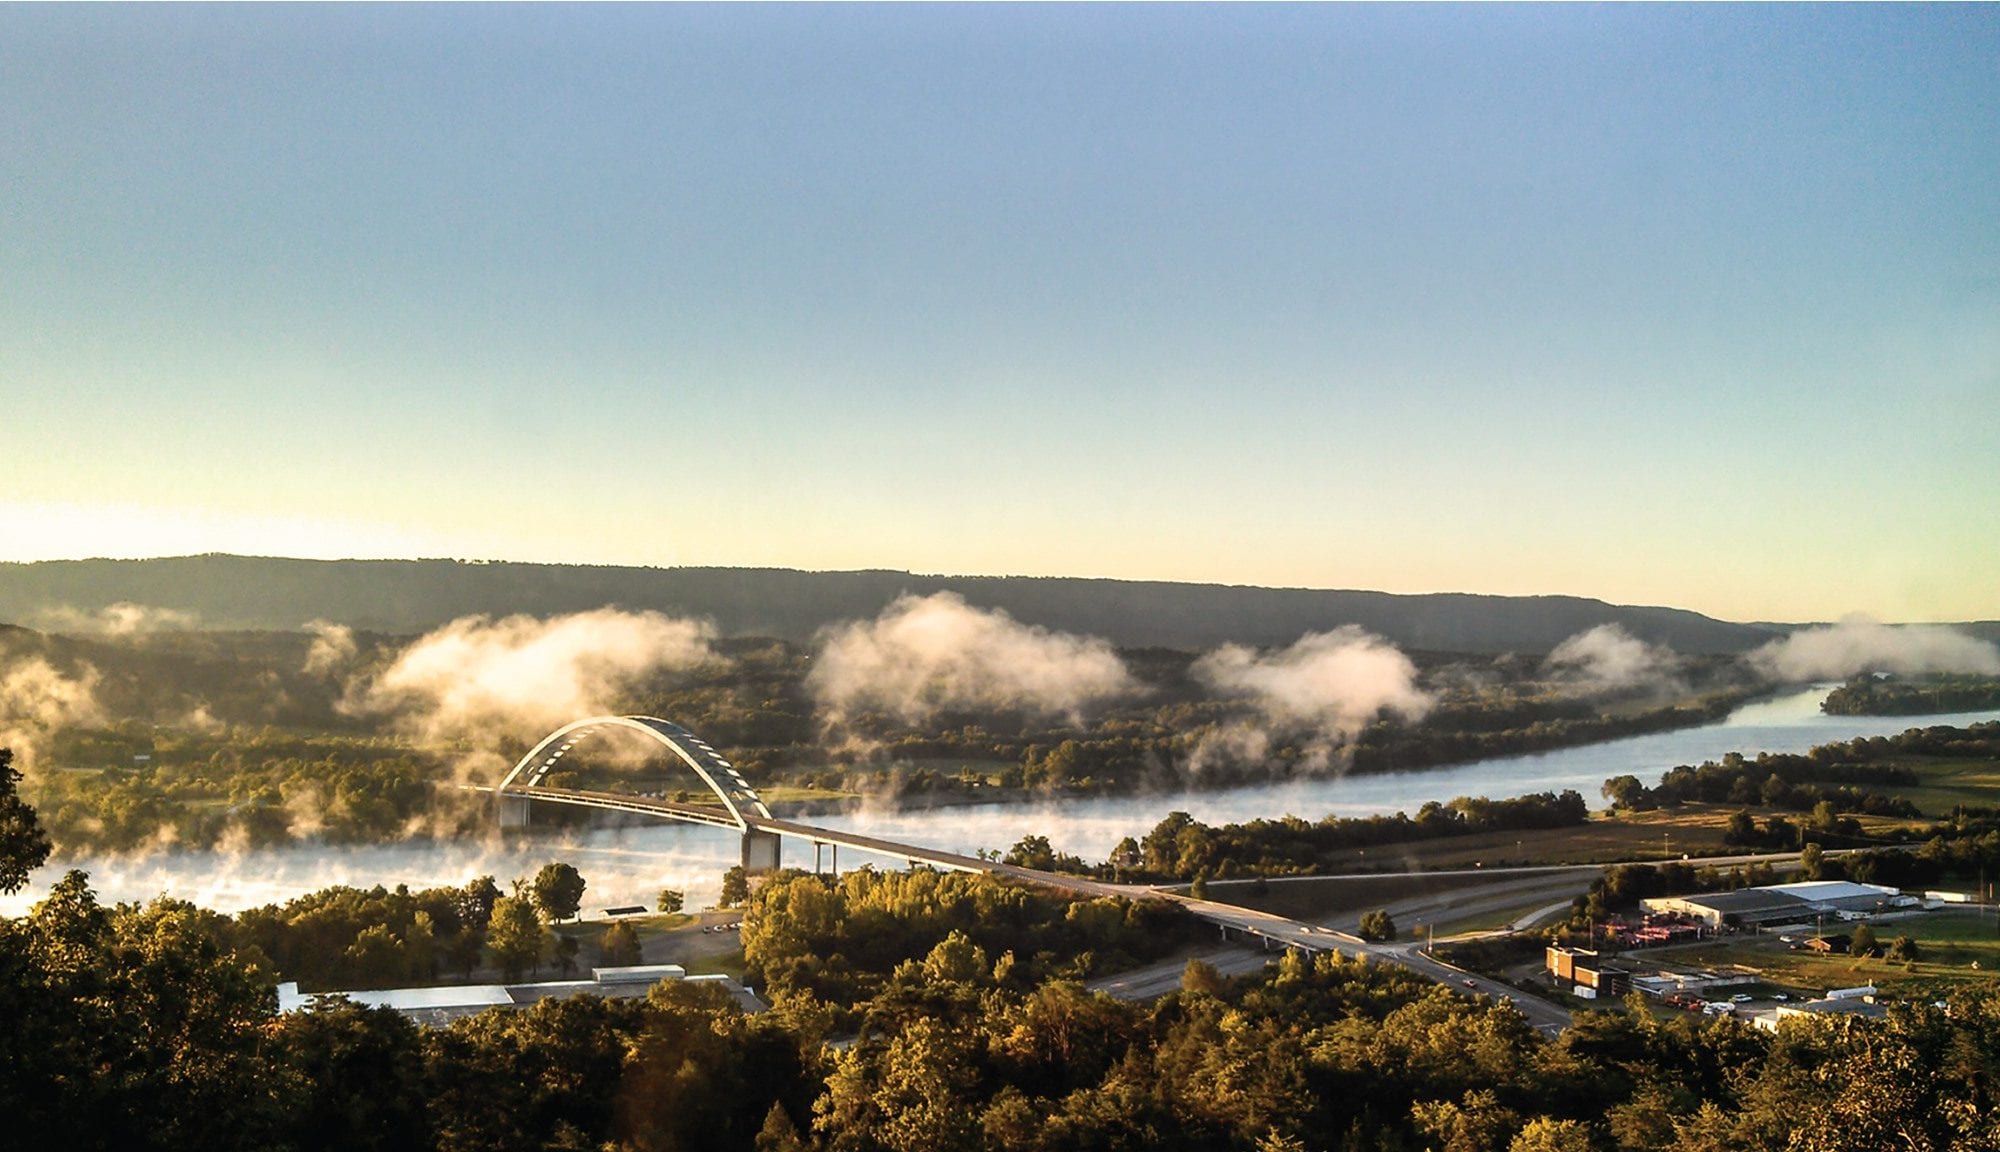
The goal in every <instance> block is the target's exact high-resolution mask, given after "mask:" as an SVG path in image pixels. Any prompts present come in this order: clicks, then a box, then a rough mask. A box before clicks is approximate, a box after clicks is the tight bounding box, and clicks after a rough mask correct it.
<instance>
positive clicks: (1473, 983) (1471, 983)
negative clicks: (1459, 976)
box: [1459, 980, 1479, 988]
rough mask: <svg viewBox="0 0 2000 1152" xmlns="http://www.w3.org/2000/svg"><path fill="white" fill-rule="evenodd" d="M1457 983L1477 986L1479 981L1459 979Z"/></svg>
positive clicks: (1472, 986) (1469, 986) (1468, 986)
mask: <svg viewBox="0 0 2000 1152" xmlns="http://www.w3.org/2000/svg"><path fill="white" fill-rule="evenodd" d="M1459 983H1460V984H1463V985H1465V986H1466V987H1467V988H1477V987H1479V982H1478V981H1477V980H1460V981H1459Z"/></svg>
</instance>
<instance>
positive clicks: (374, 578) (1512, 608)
mask: <svg viewBox="0 0 2000 1152" xmlns="http://www.w3.org/2000/svg"><path fill="white" fill-rule="evenodd" d="M946 590H949V591H954V592H957V593H960V594H961V595H963V596H964V597H965V598H966V599H967V600H968V601H970V602H971V603H973V604H976V605H980V606H985V607H997V608H1003V609H1005V610H1006V611H1007V612H1009V613H1011V614H1012V615H1013V616H1015V617H1016V618H1017V619H1020V620H1024V621H1028V622H1031V623H1035V624H1041V625H1045V626H1047V627H1050V628H1055V629H1060V630H1063V631H1068V632H1078V633H1087V634H1091V635H1097V636H1103V637H1105V638H1107V639H1109V640H1111V641H1112V642H1114V643H1116V644H1120V645H1124V646H1129V647H1140V646H1148V645H1161V646H1168V647H1177V648H1198V647H1207V646H1210V645H1213V644H1217V643H1221V642H1224V641H1238V642H1242V643H1250V644H1279V643H1289V642H1290V641H1292V640H1295V639H1297V638H1298V636H1299V635H1300V634H1301V633H1304V632H1308V631H1313V630H1323V629H1328V628H1334V627H1338V626H1340V625H1343V624H1358V625H1360V626H1361V627H1363V628H1366V629H1368V630H1369V631H1371V632H1375V633H1377V634H1379V635H1382V636H1385V637H1387V638H1388V639H1390V640H1392V641H1394V642H1395V643H1397V644H1400V645H1402V646H1404V647H1407V648H1419V649H1429V650H1434V651H1458V652H1504V651H1518V652H1545V651H1547V650H1549V649H1550V648H1552V647H1554V646H1555V645H1556V644H1558V643H1560V642H1561V641H1562V640H1563V639H1564V638H1565V637H1568V636H1572V635H1574V634H1576V633H1577V632H1580V631H1582V630H1584V629H1586V628H1590V627H1592V626H1595V625H1598V624H1605V623H1617V624H1621V625H1623V626H1624V627H1625V628H1626V629H1627V630H1628V631H1630V632H1631V633H1633V634H1634V635H1636V636H1640V637H1642V638H1645V639H1647V640H1651V641H1654V642H1658V643H1666V644H1670V645H1672V646H1673V647H1674V648H1675V649H1677V650H1679V651H1681V652H1687V653H1711V652H1738V651H1743V650H1745V649H1748V648H1751V647H1754V646H1756V645H1757V644H1760V643H1763V642H1764V641H1766V640H1768V639H1770V638H1771V636H1772V635H1773V634H1774V633H1773V631H1772V630H1769V629H1766V628H1760V627H1756V626H1752V625H1745V624H1731V623H1726V622H1723V621H1719V620H1713V619H1710V618H1709V617H1706V616H1702V615H1700V614H1698V613H1695V612H1687V611H1683V610H1680V609H1675V608H1640V607H1622V606H1618V605H1613V604H1606V603H1604V602H1602V601H1599V600H1587V599H1581V598H1578V597H1572V596H1475V595H1466V594H1458V593H1443V594H1433V595H1420V596H1401V595H1393V594H1390V593H1386V592H1357V591H1324V590H1313V589H1297V588H1284V589H1280V588H1246V587H1231V586H1225V585H1217V584H1170V583H1160V582H1139V581H1125V580H1091V579H1074V578H1030V577H1011V576H1010V577H966V576H917V575H911V574H909V573H907V572H884V571H866V572H800V571H794V570H791V569H772V568H614V567H593V566H585V565H573V564H513V563H462V562H459V561H454V560H334V561H327V560H287V559H271V558H259V557H245V556H223V555H209V556H186V557H175V558H169V559H157V560H60V561H44V562H40V563H32V564H20V563H13V564H0V621H12V622H15V623H23V624H36V623H40V624H47V623H50V613H51V612H56V611H60V610H61V609H72V610H76V611H80V612H84V613H93V612H96V611H97V610H99V609H101V608H103V607H105V606H107V605H111V604H116V603H119V602H131V603H136V604H144V605H147V606H149V607H155V608H167V609H173V610H175V611H179V612H185V613H191V614H193V615H194V616H195V617H196V619H197V621H198V623H199V625H200V626H202V627H206V628H245V629H295V628H298V627H299V626H300V625H302V624H304V623H305V622H306V621H308V620H315V619H324V620H332V621H336V622H339V623H344V624H349V625H353V626H355V627H358V628H366V629H374V630H379V631H386V632H417V631H422V630H425V629H428V628H431V627H434V626H436V625H438V624H441V623H443V622H445V621H447V620H450V619H453V618H455V617H458V616H464V615H467V614H471V613H485V614H489V615H501V614H507V613H515V612H526V613H531V614H535V615H547V614H551V613H557V612H567V611H575V610H580V609H586V608H596V607H600V606H602V605H606V604H616V605H619V606H621V607H624V608H628V609H635V610H636V609H656V610H659V611H662V612H668V613H673V614H677V615H689V616H702V617H707V618H709V619H712V620H714V621H715V622H716V624H717V625H718V626H719V627H720V628H721V629H722V630H723V631H724V632H726V633H731V634H754V635H767V636H779V637H784V638H787V639H794V640H803V639H806V638H808V637H810V636H811V635H812V634H813V633H814V632H815V631H817V630H818V629H819V628H821V627H822V626H824V625H826V624H829V623H832V622H835V621H839V620H847V619H859V618H866V617H870V616H873V615H875V614H876V613H878V612H880V611H881V610H882V608H883V606H884V605H886V604H887V603H889V601H890V600H892V599H894V598H895V597H896V596H897V595H898V594H899V593H904V592H909V593H915V594H918V595H925V594H929V593H932V592H937V591H946Z"/></svg>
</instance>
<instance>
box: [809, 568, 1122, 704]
mask: <svg viewBox="0 0 2000 1152" xmlns="http://www.w3.org/2000/svg"><path fill="white" fill-rule="evenodd" d="M807 687H808V689H809V690H810V691H811V692H812V694H813V698H814V699H815V700H816V701H817V702H818V704H819V706H820V708H821V710H822V712H823V714H824V715H825V716H826V718H827V719H828V720H829V721H830V722H834V723H838V722H839V721H841V720H842V719H843V718H845V717H847V716H849V715H852V714H853V713H855V712H857V711H861V710H864V709H880V710H883V711H886V712H890V713H893V714H895V715H897V716H900V717H902V718H903V719H904V720H907V721H911V722H915V721H919V720H922V719H924V718H926V717H928V716H931V715H934V714H936V713H937V712H939V711H941V710H944V709H952V708H1021V709H1026V710H1029V711H1035V712H1043V713H1051V714H1067V715H1072V716H1073V715H1077V714H1079V713H1081V712H1082V711H1083V710H1084V709H1085V708H1087V707H1089V706H1090V705H1092V704H1096V703H1098V702H1100V701H1104V700H1108V699H1112V698H1115V697H1119V696H1124V695H1128V694H1130V693H1132V692H1134V691H1136V690H1137V688H1138V685H1137V683H1136V682H1135V681H1134V680H1133V679H1132V676H1131V673H1130V672H1128V671H1127V670H1126V668H1125V664H1124V662H1123V661H1121V660H1120V659H1119V658H1118V654H1117V652H1116V651H1114V650H1113V649H1112V647H1111V645H1110V643H1109V642H1107V641H1105V640H1102V639H1099V638H1097V637H1085V636H1073V635H1070V634H1068V633H1064V632H1052V631H1050V630H1048V629H1046V628H1042V627H1039V626H1036V625H1028V624H1022V623H1020V622H1019V621H1016V620H1015V619H1014V618H1013V617H1011V616H1009V615H1008V614H1007V613H1005V612H1002V611H999V610H997V609H994V610H989V609H983V608H974V607H972V606H971V605H969V604H967V603H966V602H965V600H964V599H963V598H962V597H960V596H958V595H957V594H956V593H951V592H939V593H936V594H934V595H930V596H925V597H922V598H918V597H915V596H902V597H899V598H897V600H896V601H895V602H894V603H893V604H890V605H889V606H888V607H887V608H886V609H884V610H883V612H882V614H881V615H880V616H877V617H876V618H875V619H873V620H869V621H854V622H850V623H847V624H843V625H839V626H836V627H833V628H830V629H828V630H827V631H826V632H825V633H824V634H823V635H822V638H821V644H820V650H819V654H818V656H817V657H816V659H815V660H814V662H813V670H812V673H811V674H810V676H809V677H808V678H807Z"/></svg>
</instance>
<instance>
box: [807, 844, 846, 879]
mask: <svg viewBox="0 0 2000 1152" xmlns="http://www.w3.org/2000/svg"><path fill="white" fill-rule="evenodd" d="M828 848H831V849H832V850H833V874H834V875H835V876H839V875H840V845H838V844H828V843H827V842H825V841H824V840H815V841H813V875H815V876H817V875H819V874H820V872H821V870H822V869H821V864H822V857H821V852H822V851H823V850H825V849H828Z"/></svg>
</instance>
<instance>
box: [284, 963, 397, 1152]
mask: <svg viewBox="0 0 2000 1152" xmlns="http://www.w3.org/2000/svg"><path fill="white" fill-rule="evenodd" d="M271 1039H272V1045H271V1050H272V1051H273V1052H274V1053H275V1056H276V1063H277V1064H278V1065H279V1066H280V1067H281V1068H283V1069H284V1070H285V1071H286V1072H287V1073H289V1075H288V1077H287V1079H286V1083H287V1085H288V1087H287V1091H286V1094H287V1097H288V1102H287V1106H286V1109H285V1119H286V1127H287V1128H288V1129H289V1132H288V1133H287V1135H288V1136H289V1138H290V1139H289V1143H290V1144H291V1146H293V1147H296V1148H356V1149H360V1148H366V1149H374V1150H377V1152H402V1150H408V1152H419V1150H422V1149H428V1148H429V1147H430V1146H431V1132H430V1117H429V1112H428V1111H427V1109H426V1108H425V1099H424V1087H425V1086H424V1062H423V1046H422V1042H421V1040H420V1038H419V1036H418V1032H417V1026H416V1025H415V1024H412V1023H411V1022H410V1020H409V1018H408V1017H406V1016H404V1015H403V1014H402V1013H400V1012H397V1011H395V1010H394V1009H391V1008H366V1007H363V1006H361V1005H359V1004H353V1003H349V1002H348V1001H346V1000H335V1001H332V1002H330V1003H322V1004H320V1005H319V1006H318V1007H315V1008H313V1009H311V1010H309V1011H305V1012H293V1013H289V1014H287V1015H284V1016H280V1017H278V1019H277V1021H276V1022H275V1024H274V1025H273V1028H272V1032H271Z"/></svg>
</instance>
